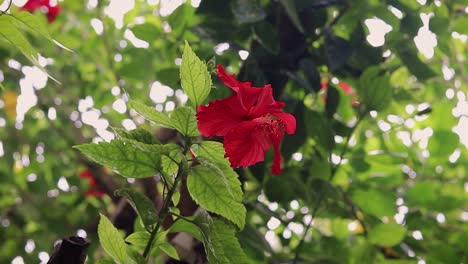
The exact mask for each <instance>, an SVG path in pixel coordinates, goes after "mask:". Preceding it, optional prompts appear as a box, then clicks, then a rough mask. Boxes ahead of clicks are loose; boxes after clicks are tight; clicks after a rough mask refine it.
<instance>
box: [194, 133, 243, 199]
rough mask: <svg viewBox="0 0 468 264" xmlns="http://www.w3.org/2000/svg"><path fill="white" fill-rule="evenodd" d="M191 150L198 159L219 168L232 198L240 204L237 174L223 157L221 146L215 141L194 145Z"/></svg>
mask: <svg viewBox="0 0 468 264" xmlns="http://www.w3.org/2000/svg"><path fill="white" fill-rule="evenodd" d="M191 149H192V152H193V153H194V154H195V156H196V157H197V158H198V159H202V160H205V161H209V162H210V163H213V164H215V165H216V166H217V167H218V168H220V170H221V171H222V173H223V176H224V177H223V178H225V179H226V181H227V183H228V186H229V189H230V191H231V193H232V194H233V196H234V198H235V199H236V200H237V201H239V202H241V201H242V198H243V192H242V188H241V183H240V182H239V179H238V175H237V173H236V172H235V171H234V170H233V169H232V168H231V164H230V163H229V160H228V159H227V158H225V157H224V155H225V153H226V152H225V150H224V147H223V144H222V143H220V142H216V141H203V142H200V143H199V144H194V145H193V146H192V148H191Z"/></svg>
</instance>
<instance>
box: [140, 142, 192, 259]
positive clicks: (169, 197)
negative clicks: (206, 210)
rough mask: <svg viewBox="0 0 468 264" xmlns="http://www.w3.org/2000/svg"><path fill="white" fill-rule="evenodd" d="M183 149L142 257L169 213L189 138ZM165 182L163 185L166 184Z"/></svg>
mask: <svg viewBox="0 0 468 264" xmlns="http://www.w3.org/2000/svg"><path fill="white" fill-rule="evenodd" d="M184 143H185V144H184V150H183V151H182V153H183V157H182V161H181V162H180V163H179V169H178V170H177V173H176V176H175V179H174V184H173V185H172V187H171V188H170V189H169V192H168V193H167V195H166V198H164V202H163V206H162V208H161V210H160V211H159V217H158V222H157V223H156V226H155V227H154V229H153V231H151V234H150V238H149V240H148V243H147V244H146V247H145V251H144V252H143V257H144V258H145V259H146V258H147V257H148V256H149V253H150V251H151V247H152V245H153V241H154V238H155V237H156V235H157V233H158V231H159V228H160V227H161V225H162V223H163V222H164V220H165V219H166V217H167V215H168V214H169V213H170V212H169V206H170V205H171V200H172V196H173V195H174V193H175V191H176V190H177V185H178V183H179V181H180V180H181V179H182V178H183V177H185V175H186V173H187V171H185V169H184V168H185V165H186V164H184V163H185V162H187V161H186V160H185V155H186V154H187V151H188V149H189V148H190V145H191V141H190V139H187V140H186V142H184ZM166 184H167V183H166ZM166 184H165V185H166Z"/></svg>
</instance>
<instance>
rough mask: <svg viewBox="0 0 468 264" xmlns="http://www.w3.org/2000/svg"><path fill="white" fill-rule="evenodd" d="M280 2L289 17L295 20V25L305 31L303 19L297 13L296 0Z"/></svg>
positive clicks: (281, 0) (282, 0)
mask: <svg viewBox="0 0 468 264" xmlns="http://www.w3.org/2000/svg"><path fill="white" fill-rule="evenodd" d="M280 3H281V4H282V5H283V7H284V8H285V10H286V14H287V15H288V17H289V19H291V21H292V22H293V24H294V26H296V28H297V29H298V30H299V31H300V32H301V33H304V28H303V27H302V24H301V20H300V19H299V16H298V14H297V10H296V2H295V0H280Z"/></svg>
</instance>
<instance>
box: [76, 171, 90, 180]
mask: <svg viewBox="0 0 468 264" xmlns="http://www.w3.org/2000/svg"><path fill="white" fill-rule="evenodd" d="M78 176H80V178H82V179H87V178H93V174H92V173H91V172H90V171H89V170H88V169H85V170H82V171H81V172H80V173H79V174H78Z"/></svg>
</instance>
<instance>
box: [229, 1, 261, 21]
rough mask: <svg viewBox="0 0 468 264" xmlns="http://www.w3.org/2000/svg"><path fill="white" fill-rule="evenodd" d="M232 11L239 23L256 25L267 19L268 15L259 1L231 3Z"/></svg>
mask: <svg viewBox="0 0 468 264" xmlns="http://www.w3.org/2000/svg"><path fill="white" fill-rule="evenodd" d="M231 10H232V13H233V14H234V16H235V17H236V19H237V21H238V22H239V23H241V24H242V23H254V22H258V21H261V20H263V19H264V18H265V16H266V13H265V11H264V10H263V9H262V7H261V6H260V4H259V3H258V1H257V0H234V1H231Z"/></svg>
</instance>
